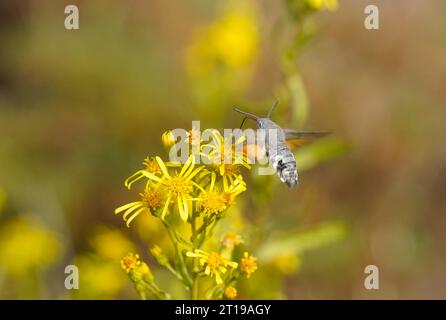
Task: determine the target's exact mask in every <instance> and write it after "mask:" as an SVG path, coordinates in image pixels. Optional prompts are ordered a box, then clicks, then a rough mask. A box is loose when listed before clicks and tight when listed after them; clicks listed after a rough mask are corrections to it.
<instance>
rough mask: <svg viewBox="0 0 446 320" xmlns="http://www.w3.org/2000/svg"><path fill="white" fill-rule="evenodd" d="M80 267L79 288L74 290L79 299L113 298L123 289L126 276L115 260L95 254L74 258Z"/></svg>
mask: <svg viewBox="0 0 446 320" xmlns="http://www.w3.org/2000/svg"><path fill="white" fill-rule="evenodd" d="M74 264H75V265H76V266H77V267H78V268H79V274H80V276H79V290H73V295H74V297H75V298H77V299H113V298H116V296H117V295H118V294H119V292H120V291H121V290H122V289H123V287H124V284H125V282H126V277H125V276H124V274H123V272H122V271H121V269H120V268H119V265H118V264H117V263H116V262H115V261H110V260H103V259H100V258H99V257H96V256H93V255H87V254H84V255H80V256H78V257H76V258H75V259H74Z"/></svg>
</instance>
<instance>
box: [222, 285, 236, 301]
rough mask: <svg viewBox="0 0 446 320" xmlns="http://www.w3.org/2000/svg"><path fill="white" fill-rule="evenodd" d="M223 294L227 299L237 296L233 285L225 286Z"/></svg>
mask: <svg viewBox="0 0 446 320" xmlns="http://www.w3.org/2000/svg"><path fill="white" fill-rule="evenodd" d="M224 295H225V297H226V298H227V299H234V298H235V297H237V289H236V288H234V287H233V286H229V287H226V289H225V293H224Z"/></svg>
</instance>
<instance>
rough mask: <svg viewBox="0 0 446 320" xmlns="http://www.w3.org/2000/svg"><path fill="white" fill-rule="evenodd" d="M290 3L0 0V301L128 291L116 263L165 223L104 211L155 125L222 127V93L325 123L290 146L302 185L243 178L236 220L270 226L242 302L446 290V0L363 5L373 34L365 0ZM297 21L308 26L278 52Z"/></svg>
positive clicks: (227, 118)
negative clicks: (74, 280) (369, 274)
mask: <svg viewBox="0 0 446 320" xmlns="http://www.w3.org/2000/svg"><path fill="white" fill-rule="evenodd" d="M305 1H306V0H305ZM292 2H304V0H302V1H300V0H294V1H274V2H273V1H268V2H266V1H262V2H259V1H234V2H228V1H220V0H219V1H205V0H192V1H162V0H151V1H136V0H135V1H126V2H123V1H70V2H69V3H65V2H64V1H8V0H3V1H1V2H0V168H1V171H0V298H12V299H17V298H55V299H70V298H87V299H88V298H96V299H109V298H118V299H135V298H137V296H136V294H135V293H134V292H133V290H132V288H131V285H130V283H129V282H128V281H127V279H126V275H125V273H124V272H123V271H122V270H120V267H119V260H120V258H121V257H122V256H123V255H125V254H126V253H127V251H129V250H138V251H140V252H142V255H144V256H148V255H147V248H148V246H149V245H153V244H155V243H157V242H156V241H159V239H161V238H162V236H161V235H159V233H160V230H159V228H158V227H157V226H156V225H155V224H154V223H152V222H153V221H151V220H147V221H145V222H146V223H143V222H142V220H141V222H140V223H139V225H140V226H141V227H139V228H137V229H135V230H133V229H130V230H129V229H127V228H126V227H125V226H124V224H123V222H122V220H121V218H120V217H119V216H115V215H114V214H113V211H114V209H115V208H116V207H117V206H119V205H121V204H123V203H126V202H128V201H129V200H130V199H131V194H129V193H128V192H126V190H125V189H124V188H123V180H124V179H125V178H126V177H127V176H128V175H129V174H130V173H132V172H134V171H135V170H136V169H137V168H139V166H140V163H141V161H142V159H143V158H144V157H146V156H147V155H158V154H160V155H161V154H163V149H162V145H161V142H160V137H161V134H162V133H163V132H164V131H165V130H168V129H173V128H186V129H188V128H190V126H191V121H192V120H201V127H202V129H203V128H208V127H211V128H236V127H238V126H239V125H240V121H241V118H240V116H239V115H238V114H236V113H234V112H233V111H232V108H233V107H235V106H239V107H241V108H242V109H246V110H249V111H251V112H253V113H256V114H266V112H267V110H268V108H269V107H270V105H271V104H272V102H273V101H274V99H275V98H278V99H279V100H280V101H281V105H280V106H279V108H278V109H277V111H276V113H275V114H274V120H276V121H277V122H278V123H279V124H281V125H283V126H286V127H293V128H302V129H326V130H330V131H332V132H333V134H332V137H331V138H329V139H327V140H324V141H321V142H319V143H315V144H313V145H310V146H308V147H303V148H302V150H301V151H298V152H297V157H298V168H299V167H300V169H301V170H302V172H301V184H300V186H299V187H298V188H297V189H287V188H286V187H285V186H283V185H281V184H280V183H278V182H277V179H276V177H256V176H255V175H252V176H251V178H250V182H248V191H247V192H245V194H243V195H242V198H243V201H242V202H241V203H240V206H241V208H242V209H241V211H242V215H243V217H244V223H245V224H248V225H256V226H257V227H258V228H259V229H262V230H264V231H263V232H265V233H268V234H269V235H268V236H267V237H264V238H263V239H264V240H263V241H264V243H261V244H258V247H262V246H263V251H262V252H263V259H264V260H263V261H265V262H264V263H263V265H262V253H261V250H260V249H259V251H258V252H257V255H259V272H258V275H257V278H254V280H255V281H252V282H250V284H247V288H246V292H247V293H246V296H245V297H247V298H288V299H316V298H322V299H326V298H335V299H351V298H354V299H375V298H384V299H396V298H398V299H413V298H421V299H425V298H435V299H438V298H442V299H445V298H446V277H445V276H444V270H445V268H446V254H445V252H446V246H445V243H446V241H445V240H446V238H445V237H446V232H445V231H446V216H445V214H444V213H445V211H446V197H445V196H446V195H445V190H446V149H445V148H444V147H443V142H442V140H441V139H442V137H444V136H445V135H446V126H445V119H446V108H445V101H446V91H445V88H446V55H445V52H446V2H444V1H441V0H433V1H425V2H420V1H415V0H405V1H402V0H401V1H384V0H375V1H373V3H374V4H376V5H378V7H379V9H380V29H379V30H377V31H368V30H366V29H365V28H364V27H363V21H364V18H365V14H364V8H365V6H366V5H367V4H370V3H369V2H370V1H363V0H360V1H358V0H340V2H339V7H338V9H337V10H335V11H326V10H321V11H320V12H314V13H312V14H311V17H310V18H309V20H307V23H306V24H305V25H304V26H299V21H297V22H296V20H293V18H292V17H291V16H292V15H291V14H290V11H291V9H290V6H287V5H286V3H292ZM67 4H76V5H78V7H79V11H80V29H79V30H72V31H68V30H66V29H65V28H64V20H65V17H66V15H65V14H64V7H65V5H67ZM297 20H299V19H298V18H297ZM296 25H297V27H302V28H305V30H307V31H308V34H309V35H311V37H310V36H309V38H311V39H310V40H309V41H308V42H306V41H304V42H305V45H302V48H301V47H299V49H298V50H297V49H296V50H295V51H287V50H290V47H292V46H293V41H296V40H295V39H294V38H293V35H292V34H293V28H295V27H296ZM304 35H306V33H305V34H304ZM304 42H302V43H304ZM289 52H291V54H288V53H289ZM287 59H288V60H291V61H292V62H295V61H294V60H297V61H298V62H299V63H298V67H296V66H294V67H293V68H290V67H289V65H288V64H287V63H289V61H288V60H287ZM287 61H288V62H287ZM303 88H305V90H306V91H304V89H303ZM305 92H306V93H305ZM328 160H329V161H328ZM246 174H248V175H249V173H246ZM259 216H261V217H262V218H261V219H260V218H258V217H259ZM147 219H149V218H147ZM259 222H261V223H259ZM265 230H267V231H265ZM290 230H300V231H298V233H296V234H294V231H293V232H291V233H290ZM302 230H303V231H302ZM305 230H310V231H305ZM340 230H342V231H340ZM296 232H297V231H296ZM327 234H328V235H327ZM269 237H276V238H275V239H276V241H278V242H279V243H280V239H282V240H283V243H280V245H278V246H277V247H274V243H275V242H274V241H273V240H271V239H270V238H269ZM324 237H325V238H328V240H327V241H325V240H324V239H325V238H324ZM290 239H291V240H290ZM155 240H156V241H155ZM332 240H333V241H332ZM335 240H336V241H335ZM270 241H271V242H270ZM325 242H327V243H326V244H327V245H324V246H319V244H325ZM328 242H330V243H329V244H328ZM265 245H270V247H272V249H271V248H268V247H266V249H265ZM135 248H136V249H135ZM277 248H278V249H277ZM280 248H283V250H284V251H283V254H282V255H275V256H274V259H269V260H268V251H269V253H271V252H276V251H277V250H278V251H279V253H281V250H280ZM307 248H317V249H318V250H306V249H307ZM265 252H266V253H265ZM72 263H74V264H76V265H77V266H79V269H80V289H79V290H74V291H68V290H66V289H65V288H64V279H65V276H66V275H65V274H64V269H65V266H66V265H68V264H72ZM369 264H373V265H377V266H378V267H379V270H380V289H379V290H376V291H374V290H371V291H369V290H365V289H364V285H363V282H364V278H365V274H364V268H365V266H367V265H369ZM154 268H155V267H154ZM262 268H263V271H260V270H261V269H262ZM262 272H263V273H262ZM157 276H158V277H160V278H161V279H164V278H163V277H166V276H165V275H164V274H163V273H162V272H161V271H160V272H159V274H158V275H157ZM267 280H268V283H270V285H268V286H265V282H266V281H267ZM163 281H164V280H163ZM163 281H161V282H163ZM169 281H170V280H167V279H166V280H165V284H166V286H172V287H174V286H175V285H174V284H170V282H169ZM253 283H254V284H253ZM256 284H257V285H259V286H261V287H262V288H263V289H262V290H263V291H258V290H257V291H258V292H257V293H256V294H254V293H253V292H255V291H256V290H255V288H251V289H250V288H249V286H251V287H255V286H256ZM172 290H174V289H172ZM250 290H251V291H250ZM249 292H251V294H249ZM242 297H243V296H242Z"/></svg>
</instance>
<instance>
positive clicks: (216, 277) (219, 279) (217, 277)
mask: <svg viewBox="0 0 446 320" xmlns="http://www.w3.org/2000/svg"><path fill="white" fill-rule="evenodd" d="M215 280H216V281H217V284H222V283H223V280H222V278H221V276H220V273H219V272H218V271H215Z"/></svg>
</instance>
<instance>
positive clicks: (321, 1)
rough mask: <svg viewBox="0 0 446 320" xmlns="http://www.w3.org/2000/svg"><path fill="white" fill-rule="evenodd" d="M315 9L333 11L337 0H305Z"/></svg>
mask: <svg viewBox="0 0 446 320" xmlns="http://www.w3.org/2000/svg"><path fill="white" fill-rule="evenodd" d="M305 1H306V2H307V3H308V5H309V6H310V7H311V8H313V9H315V10H330V11H334V10H336V9H337V8H338V0H305Z"/></svg>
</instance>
